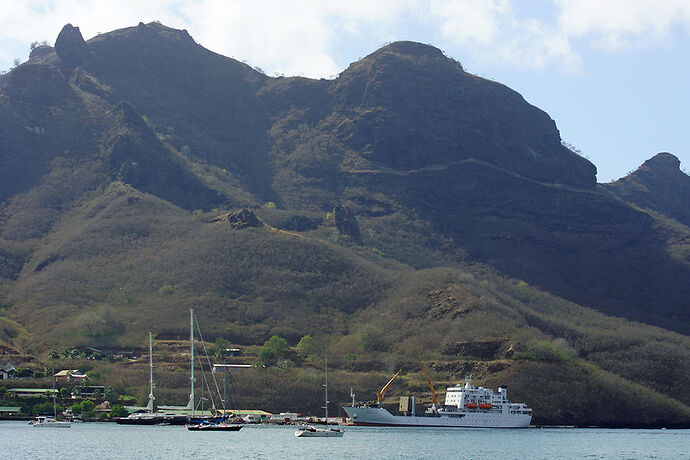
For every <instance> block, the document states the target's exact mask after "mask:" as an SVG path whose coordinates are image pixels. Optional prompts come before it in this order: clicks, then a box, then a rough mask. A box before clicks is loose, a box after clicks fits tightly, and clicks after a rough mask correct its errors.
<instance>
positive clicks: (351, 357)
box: [345, 353, 357, 371]
mask: <svg viewBox="0 0 690 460" xmlns="http://www.w3.org/2000/svg"><path fill="white" fill-rule="evenodd" d="M356 360H357V355H355V354H354V353H347V354H346V355H345V362H346V363H347V367H348V369H350V370H351V371H354V370H355V361H356Z"/></svg>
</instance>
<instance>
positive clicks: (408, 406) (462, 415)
mask: <svg viewBox="0 0 690 460" xmlns="http://www.w3.org/2000/svg"><path fill="white" fill-rule="evenodd" d="M399 374H400V371H398V373H397V374H395V375H394V376H393V378H392V379H391V380H389V381H388V383H387V384H386V386H384V387H383V389H382V390H381V391H379V392H378V393H377V396H378V405H377V406H355V405H354V403H353V405H352V406H351V407H344V408H343V409H345V412H347V415H348V416H349V417H350V418H351V419H352V421H353V424H354V425H362V426H410V427H413V426H414V427H457V428H527V427H528V426H529V424H530V422H531V421H532V409H530V408H529V407H527V406H526V405H525V404H524V403H512V402H510V401H509V400H508V395H507V389H506V387H505V386H502V387H499V388H498V393H494V391H493V390H491V389H488V388H484V387H481V386H480V387H475V386H472V383H471V382H472V379H471V377H467V378H466V379H465V384H464V385H460V384H458V385H455V386H452V387H449V388H447V389H446V399H445V403H444V404H443V405H441V406H439V405H438V402H437V397H436V392H435V391H434V388H433V385H432V384H431V380H430V379H429V375H428V374H427V372H426V369H424V374H425V375H426V377H427V382H428V383H429V387H430V388H431V393H432V395H433V405H432V407H430V408H429V409H427V410H426V411H424V412H422V413H418V412H417V408H416V401H415V397H414V396H403V397H402V398H400V399H401V401H400V412H401V413H400V414H398V415H393V414H391V413H390V412H389V411H388V410H387V409H384V408H383V407H382V406H381V401H382V400H383V394H384V392H385V391H386V389H388V387H389V386H390V385H391V383H393V381H394V380H395V378H396V377H397V376H398V375H399Z"/></svg>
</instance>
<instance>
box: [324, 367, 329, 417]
mask: <svg viewBox="0 0 690 460" xmlns="http://www.w3.org/2000/svg"><path fill="white" fill-rule="evenodd" d="M324 386H325V387H326V426H328V358H326V384H325V385H324Z"/></svg>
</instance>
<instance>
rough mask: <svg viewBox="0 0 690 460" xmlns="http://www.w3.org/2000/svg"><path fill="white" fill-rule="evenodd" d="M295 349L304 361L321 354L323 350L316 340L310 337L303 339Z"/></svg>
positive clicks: (306, 336)
mask: <svg viewBox="0 0 690 460" xmlns="http://www.w3.org/2000/svg"><path fill="white" fill-rule="evenodd" d="M295 349H296V350H297V354H298V355H299V356H300V357H301V358H303V359H305V358H308V357H310V356H313V355H320V354H321V348H320V347H319V346H318V344H317V343H316V340H314V338H313V337H312V336H310V335H305V336H304V337H302V338H301V339H300V341H299V343H298V344H297V347H296V348H295Z"/></svg>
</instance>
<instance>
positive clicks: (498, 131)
mask: <svg viewBox="0 0 690 460" xmlns="http://www.w3.org/2000/svg"><path fill="white" fill-rule="evenodd" d="M40 48H41V50H40V52H34V53H32V57H31V58H30V60H29V61H28V62H27V63H24V64H22V65H20V66H18V67H17V68H15V69H13V70H12V71H11V72H10V73H9V74H8V75H5V76H4V77H3V78H2V81H0V263H2V267H1V268H0V281H1V283H0V285H1V286H2V289H0V322H1V323H2V327H0V342H3V343H4V344H7V345H11V346H12V347H13V348H19V349H22V350H23V351H25V352H27V353H33V354H34V355H37V356H42V355H44V354H45V353H46V351H45V349H46V348H47V347H48V346H50V344H56V343H59V344H64V345H65V346H67V345H87V344H90V345H98V346H111V347H113V346H123V345H127V346H129V345H131V344H134V343H138V342H137V341H138V338H139V335H140V334H141V333H142V331H144V330H151V329H154V330H158V331H159V332H160V333H161V336H163V335H166V334H167V335H170V334H172V335H174V334H175V330H176V329H177V328H179V327H183V326H182V323H184V322H185V321H186V317H187V315H186V314H185V313H186V311H187V308H190V307H194V308H195V309H196V310H197V311H198V313H199V315H200V316H201V317H202V318H204V317H205V318H207V319H206V320H205V321H207V323H206V324H205V325H204V328H207V329H208V334H209V336H210V337H212V338H215V337H223V336H225V337H226V338H228V339H230V340H231V341H233V342H234V343H239V344H242V345H243V346H244V345H246V346H248V347H250V348H251V347H258V346H259V345H260V344H261V343H262V342H263V341H264V340H266V339H268V338H269V337H270V336H271V335H273V334H276V335H281V336H284V337H286V338H287V339H288V341H289V342H290V343H296V342H297V341H298V340H299V339H300V337H302V336H303V335H305V334H313V335H315V336H318V338H319V340H321V341H323V343H325V344H326V345H327V346H328V348H329V350H331V353H333V354H334V356H332V357H333V359H334V366H335V367H338V366H339V364H337V363H341V364H342V363H344V362H345V361H343V355H344V354H346V353H351V354H353V355H358V356H360V357H361V358H360V359H361V362H362V364H361V366H362V371H361V374H365V375H369V374H366V372H369V371H370V370H371V369H373V368H378V369H381V368H382V367H385V366H388V364H386V363H391V362H392V360H400V361H404V362H409V361H410V360H411V359H415V360H416V359H429V360H432V361H434V362H436V363H437V364H438V366H437V367H438V369H439V372H442V373H444V375H452V376H453V377H454V378H455V377H459V378H461V377H462V376H461V375H459V374H460V373H461V372H463V369H465V370H466V369H469V367H468V366H476V368H478V369H484V370H486V369H493V371H492V372H488V371H486V372H485V373H484V374H485V375H484V374H483V376H482V378H486V379H488V380H487V381H491V379H498V378H504V379H506V380H509V381H510V382H511V384H512V382H516V383H517V384H518V388H519V390H518V394H517V396H524V397H525V398H526V399H527V400H528V401H529V400H530V398H536V397H537V394H536V393H535V390H534V388H532V385H530V384H529V383H528V382H530V381H532V382H534V380H530V372H534V374H535V376H536V377H534V379H536V382H537V383H538V384H539V385H541V386H544V385H546V386H548V385H547V383H548V381H549V379H553V378H555V376H557V375H582V376H583V378H585V379H589V380H587V381H588V382H593V383H592V384H593V385H596V388H597V389H598V391H599V390H600V391H601V392H602V394H606V395H608V396H611V397H613V396H612V395H615V392H613V391H611V388H614V387H615V385H614V384H612V383H611V382H613V381H619V380H617V379H622V381H623V383H624V385H625V388H626V391H627V392H628V393H626V394H636V393H635V392H636V391H637V390H636V388H638V387H636V386H635V385H638V384H637V383H635V382H637V381H638V380H639V381H640V382H641V383H639V385H642V387H643V388H642V389H641V390H639V391H640V392H641V393H640V394H643V395H644V396H639V397H640V398H642V399H639V400H635V399H634V398H633V399H632V400H630V401H627V400H620V404H621V405H622V406H621V407H624V411H623V412H625V413H626V414H631V413H633V412H634V411H633V408H634V406H635V403H636V401H637V402H640V401H642V400H644V401H646V402H645V404H647V403H649V404H651V402H653V401H656V400H657V398H662V399H664V398H670V399H668V400H667V399H664V402H663V404H661V406H663V407H666V408H667V409H668V410H669V411H671V412H669V413H673V414H674V415H673V417H670V418H669V417H666V418H664V415H663V413H662V412H663V411H661V410H660V411H661V412H657V411H654V412H653V413H651V414H650V420H651V418H654V417H657V419H655V420H657V421H658V420H666V421H668V420H671V421H673V420H674V419H677V420H681V419H682V420H686V419H688V417H690V416H688V414H690V409H688V401H687V398H686V396H685V394H684V393H683V392H680V393H679V392H678V391H677V389H674V387H673V385H672V384H670V383H669V381H668V379H667V378H666V377H664V376H662V375H661V374H662V373H663V374H664V375H665V376H669V375H672V376H674V377H673V379H676V380H679V381H682V382H683V383H682V384H681V385H687V383H686V381H685V380H683V379H684V378H685V377H684V374H683V372H684V369H687V366H688V357H689V356H690V345H688V342H687V334H688V332H690V321H689V320H688V315H687V312H688V308H690V303H689V302H690V301H689V300H688V299H690V283H688V280H690V230H689V229H688V227H687V224H683V220H682V219H683V218H684V217H683V216H684V214H682V210H683V204H684V203H685V204H687V196H686V195H685V194H684V193H685V192H683V190H686V189H685V188H684V187H685V185H684V184H686V180H687V179H688V176H687V175H685V174H684V173H682V172H681V171H680V169H679V164H678V163H677V159H676V160H675V161H674V160H673V158H675V157H673V158H671V156H670V154H662V156H660V157H658V156H657V157H655V158H654V159H651V160H649V162H647V163H645V165H643V166H642V167H641V168H640V170H638V172H637V173H635V174H633V175H631V176H628V179H627V180H623V179H621V181H622V182H621V181H619V183H612V184H597V183H596V167H595V166H594V165H593V164H591V163H590V162H589V161H588V160H586V159H584V158H582V157H580V156H578V155H576V154H575V153H573V152H571V151H570V150H568V149H567V148H566V147H564V146H563V145H562V144H561V140H560V135H559V133H558V130H557V127H556V124H555V122H554V121H553V120H552V119H551V118H550V117H549V116H548V114H546V113H545V112H543V111H542V110H540V109H538V108H536V107H533V106H531V105H530V104H528V103H527V102H526V101H525V100H524V98H522V96H520V95H519V94H518V93H517V92H515V91H513V90H511V89H509V88H507V87H506V86H504V85H501V84H500V83H496V82H492V81H489V80H485V79H482V78H480V77H477V76H474V75H471V74H469V73H467V72H465V71H464V69H463V68H462V66H461V65H460V64H459V63H458V62H457V61H455V60H453V59H450V58H447V57H445V56H444V55H443V53H442V52H441V51H440V50H438V49H436V48H433V47H431V46H428V45H422V44H417V43H412V42H395V43H392V44H390V45H387V46H385V47H383V48H381V49H379V50H377V51H375V52H373V53H371V54H370V55H368V56H366V57H365V58H363V59H362V60H360V61H358V62H355V63H353V64H351V65H350V66H349V67H348V68H347V69H346V70H344V71H343V72H342V73H341V74H340V75H339V76H338V77H337V78H336V79H334V80H311V79H306V78H301V77H290V78H284V77H277V78H272V77H268V76H266V75H263V74H262V73H261V72H258V71H257V70H255V69H253V68H251V67H250V66H248V65H246V64H243V63H240V62H238V61H236V60H233V59H230V58H226V57H223V56H220V55H218V54H216V53H213V52H211V51H208V50H206V49H204V48H203V47H201V46H200V45H198V44H197V43H196V42H194V40H193V38H191V37H190V36H189V34H188V33H186V31H179V30H175V29H170V28H168V27H165V26H163V25H161V24H157V23H150V24H143V23H140V24H139V25H138V26H135V27H129V28H125V29H119V30H117V31H113V32H108V33H105V34H101V35H98V36H97V37H94V38H92V39H90V40H88V41H84V40H83V37H81V34H80V32H79V30H78V28H76V27H73V26H69V27H68V26H65V29H63V31H62V32H61V34H60V36H59V37H58V40H57V42H56V44H55V47H52V48H51V47H40ZM34 51H35V50H34ZM631 184H632V185H634V187H631ZM665 185H669V187H670V188H668V189H667V187H665ZM638 189H639V190H642V191H643V192H644V193H642V194H641V195H640V194H636V191H637V190H638ZM631 190H632V191H631ZM669 190H670V191H669ZM678 190H681V193H680V194H678ZM633 192H635V193H633ZM239 208H245V209H247V211H246V212H245V211H242V213H241V215H244V216H245V217H246V216H247V215H250V214H248V213H251V215H254V216H255V218H256V219H257V221H258V219H260V221H261V222H263V225H259V226H252V225H248V226H243V225H236V226H232V225H230V224H229V223H228V222H227V219H226V220H223V219H222V218H220V219H218V216H223V215H229V214H230V212H231V211H232V210H234V209H239ZM238 215H239V213H238ZM247 219H249V218H247ZM621 317H622V318H626V319H621ZM635 321H639V322H641V323H647V325H644V324H641V323H636V322H635ZM17 325H19V326H17ZM650 325H651V326H650ZM20 326H21V327H20ZM657 326H658V327H657ZM659 327H660V328H665V329H668V330H673V331H676V332H677V333H674V332H669V331H668V330H665V329H659ZM640 337H642V338H640ZM499 339H500V340H499ZM491 341H493V342H491ZM488 342H491V343H492V344H495V345H496V347H497V348H496V349H495V352H492V353H489V354H488V355H486V356H484V355H482V356H475V357H472V356H461V355H460V353H461V352H460V351H457V350H465V351H467V350H475V349H476V350H479V349H481V344H486V343H488ZM458 344H459V345H458ZM492 346H494V345H492ZM508 350H512V351H510V352H509V351H508ZM462 353H463V354H467V353H465V352H462ZM468 353H469V354H470V355H471V352H468ZM626 353H631V356H632V358H630V359H629V357H626V356H627V355H626ZM472 360H476V364H471V363H470V361H472ZM365 361H366V362H368V363H371V364H366V365H365V364H364V362H365ZM628 361H630V362H628ZM631 363H632V364H631ZM674 363H675V364H674ZM679 363H680V364H679ZM391 365H393V364H391ZM344 366H345V364H342V367H344ZM106 368H107V367H106ZM108 369H110V370H109V371H108V372H111V373H112V374H113V375H116V374H117V373H118V372H121V370H118V368H117V367H113V368H108ZM608 369H610V371H609V370H608ZM637 371H640V374H641V375H642V377H639V378H638V376H637V375H636V372H637ZM104 372H105V371H104ZM267 372H268V371H267ZM294 372H301V371H297V370H296V371H294ZM483 372H484V371H483ZM343 373H344V374H345V375H344V378H346V377H347V374H346V372H345V370H343ZM686 374H687V375H690V373H686ZM353 378H354V377H353ZM367 378H368V377H367ZM669 378H670V377H669ZM500 383H505V382H500ZM559 385H560V388H569V390H568V391H571V390H572V391H576V390H577V385H575V384H574V383H568V382H561V383H559ZM410 388H414V385H413V384H412V383H410ZM520 392H522V393H520ZM685 393H687V392H685ZM543 396H544V395H540V396H539V397H543ZM580 396H581V395H578V398H577V401H576V402H575V403H574V404H575V405H576V406H577V407H575V409H573V410H576V411H578V412H577V416H578V417H579V418H578V420H579V421H582V422H583V423H585V422H586V420H587V411H586V402H585V401H584V400H582V399H581V398H580ZM608 396H607V397H608ZM547 399H548V398H547ZM617 400H618V399H617ZM533 401H534V399H533ZM549 404H550V405H551V406H550V407H549V409H548V416H544V419H543V420H548V421H550V422H553V423H557V422H560V423H567V417H566V416H564V415H563V411H562V408H559V407H556V402H554V401H550V402H549ZM661 406H659V407H661ZM645 407H646V406H645ZM559 411H560V412H559ZM605 412H606V411H605V408H601V410H598V412H597V414H595V415H596V417H599V418H596V420H599V421H601V420H609V422H610V423H613V422H611V420H612V419H611V418H606V417H605V415H606V414H605ZM559 414H560V415H559ZM683 414H685V415H683ZM559 417H560V418H559ZM593 417H594V416H593ZM683 417H686V418H685V419H684V418H683ZM614 418H615V417H614ZM619 421H620V419H619ZM609 422H607V423H609ZM578 423H579V422H578ZM655 423H656V422H655ZM659 423H661V422H659Z"/></svg>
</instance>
